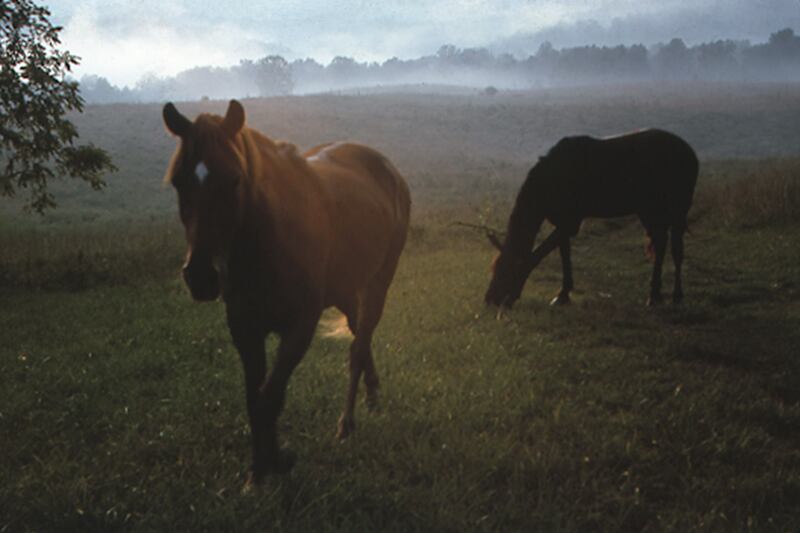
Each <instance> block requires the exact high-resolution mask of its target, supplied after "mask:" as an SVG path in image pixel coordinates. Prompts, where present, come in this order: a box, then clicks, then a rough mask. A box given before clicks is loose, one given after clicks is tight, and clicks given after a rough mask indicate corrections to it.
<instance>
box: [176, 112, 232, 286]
mask: <svg viewBox="0 0 800 533" xmlns="http://www.w3.org/2000/svg"><path fill="white" fill-rule="evenodd" d="M163 114H164V122H165V124H166V126H167V128H168V129H169V130H170V131H171V132H172V133H173V134H175V135H177V136H178V137H180V138H181V139H182V140H183V142H182V146H181V149H180V150H178V151H177V152H176V153H175V155H174V157H173V159H172V162H171V163H170V167H169V169H168V171H167V179H168V180H169V181H170V183H172V185H173V186H174V187H175V190H176V191H177V193H178V206H179V212H180V218H181V222H182V223H183V226H184V229H185V232H186V242H187V245H188V250H187V253H186V262H185V263H184V266H183V279H184V281H185V282H186V285H187V286H188V287H189V290H190V292H191V294H192V297H193V298H194V299H195V300H198V301H209V300H214V299H216V298H217V296H219V292H220V280H219V272H218V266H219V265H221V264H222V263H224V260H225V257H226V256H227V253H228V246H229V244H230V242H231V240H232V236H233V234H234V231H235V230H236V228H237V225H238V224H240V223H241V217H240V216H239V215H240V213H241V209H240V208H239V203H240V201H241V195H240V192H241V191H239V184H240V183H241V182H242V180H243V176H244V174H245V172H246V166H245V162H244V161H243V160H242V154H241V153H240V152H238V151H237V148H236V145H235V144H234V138H235V136H236V134H237V133H239V131H240V130H241V129H242V128H243V127H244V109H243V108H242V105H241V104H240V103H239V102H236V101H233V102H231V104H230V106H229V107H228V112H227V113H226V115H225V117H224V118H223V119H220V118H219V117H213V116H210V115H202V116H201V117H200V118H199V119H198V120H197V121H196V122H195V123H194V124H192V123H191V122H189V120H188V119H187V118H185V117H184V116H183V115H181V114H180V113H179V112H178V110H177V109H176V108H175V106H174V105H172V104H171V103H170V104H167V105H166V106H165V107H164V113H163Z"/></svg>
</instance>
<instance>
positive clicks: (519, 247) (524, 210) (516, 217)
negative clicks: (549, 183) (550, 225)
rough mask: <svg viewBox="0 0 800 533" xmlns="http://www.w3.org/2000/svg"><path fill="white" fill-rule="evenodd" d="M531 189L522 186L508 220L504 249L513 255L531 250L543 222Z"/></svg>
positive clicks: (541, 211) (542, 212) (527, 184)
mask: <svg viewBox="0 0 800 533" xmlns="http://www.w3.org/2000/svg"><path fill="white" fill-rule="evenodd" d="M532 189H533V187H532V184H531V183H529V182H526V183H525V184H524V186H523V187H522V189H521V190H520V193H519V194H518V195H517V200H516V202H515V204H514V209H513V210H512V211H511V216H510V217H509V219H508V228H507V231H506V249H507V250H508V251H510V252H512V253H515V254H527V253H529V252H530V251H531V250H532V249H533V243H534V241H535V240H536V234H537V233H538V232H539V228H540V227H541V225H542V222H544V218H545V216H544V211H543V210H542V209H541V206H540V205H539V204H540V202H538V201H537V199H536V197H535V192H534V191H533V190H532Z"/></svg>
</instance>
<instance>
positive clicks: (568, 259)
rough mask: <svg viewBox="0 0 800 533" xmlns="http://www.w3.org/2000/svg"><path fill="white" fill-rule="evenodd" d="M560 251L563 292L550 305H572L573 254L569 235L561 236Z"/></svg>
mask: <svg viewBox="0 0 800 533" xmlns="http://www.w3.org/2000/svg"><path fill="white" fill-rule="evenodd" d="M558 250H559V252H560V253H561V291H559V293H558V294H557V295H556V297H555V298H553V299H552V300H551V301H550V305H565V304H568V303H570V299H569V293H570V291H572V287H573V281H572V254H571V250H570V243H569V235H567V234H563V235H561V239H560V240H559V241H558Z"/></svg>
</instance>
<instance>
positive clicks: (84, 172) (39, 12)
mask: <svg viewBox="0 0 800 533" xmlns="http://www.w3.org/2000/svg"><path fill="white" fill-rule="evenodd" d="M49 16H50V12H49V11H48V10H47V9H46V8H43V7H39V6H37V5H36V4H34V3H33V2H31V1H30V0H10V1H4V2H2V3H0V169H2V170H0V195H2V196H9V197H10V196H15V195H16V193H17V192H18V191H19V190H20V189H28V191H29V193H28V194H29V200H28V202H27V204H26V207H27V208H29V209H31V210H33V211H36V212H38V213H42V212H44V211H45V210H46V209H48V208H51V207H54V206H55V205H56V202H55V198H54V197H53V195H52V193H51V192H49V190H48V183H49V182H50V181H52V180H53V179H57V178H61V177H63V176H70V177H73V178H78V179H81V180H84V181H86V182H87V183H89V185H91V186H92V188H94V189H100V188H102V187H103V186H104V181H103V179H102V174H103V172H107V171H111V170H114V166H113V165H112V163H111V159H110V158H109V156H108V154H106V153H105V152H104V151H103V150H101V149H99V148H97V147H96V146H94V145H91V144H89V145H76V144H75V141H76V139H77V138H78V132H77V129H76V128H75V126H74V125H73V124H72V122H70V121H69V120H67V119H66V118H65V115H66V114H67V113H68V112H69V111H81V110H82V107H83V100H82V99H81V97H80V94H79V92H78V84H77V83H76V82H73V81H69V80H68V79H67V78H66V76H67V74H68V73H69V72H70V70H71V69H72V67H74V66H75V65H77V64H78V58H77V57H75V56H74V55H72V54H70V53H69V52H65V51H62V50H60V49H59V48H58V45H59V43H60V41H59V37H58V33H59V31H60V30H61V28H59V27H57V26H53V25H52V24H51V23H50V21H49V19H48V17H49Z"/></svg>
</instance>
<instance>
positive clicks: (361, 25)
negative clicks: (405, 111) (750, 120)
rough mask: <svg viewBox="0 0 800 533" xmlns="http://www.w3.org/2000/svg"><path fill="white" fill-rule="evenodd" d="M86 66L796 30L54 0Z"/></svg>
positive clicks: (754, 11)
mask: <svg viewBox="0 0 800 533" xmlns="http://www.w3.org/2000/svg"><path fill="white" fill-rule="evenodd" d="M49 4H50V5H51V8H52V10H53V13H54V17H55V18H56V19H57V22H58V23H60V24H62V25H64V26H65V30H64V33H63V34H62V38H63V42H64V45H65V47H66V48H67V49H69V50H70V51H72V52H73V53H75V54H77V55H79V56H81V58H82V65H81V66H80V68H79V70H78V75H80V74H82V73H93V74H99V75H102V76H105V77H107V78H108V79H109V80H111V81H112V82H113V83H115V84H126V85H132V84H134V83H135V82H136V81H137V80H138V79H139V78H140V77H141V76H142V75H144V74H146V73H152V74H157V75H159V76H163V75H170V74H175V73H177V72H179V71H181V70H185V69H188V68H192V67H194V66H201V65H208V66H230V65H232V64H235V63H237V62H238V61H239V60H241V59H256V58H259V57H263V56H265V55H268V54H276V53H277V54H280V55H283V56H284V57H286V58H287V59H289V60H291V59H296V58H305V57H313V58H315V59H316V60H317V61H319V62H322V63H327V62H329V61H330V60H331V59H332V58H333V57H335V56H337V55H344V56H350V57H354V58H356V59H358V60H359V61H365V60H366V61H379V62H381V61H384V60H386V59H388V58H391V57H394V56H397V57H400V58H415V57H419V56H422V55H428V54H432V53H435V51H436V50H437V49H438V48H439V46H441V45H442V44H454V45H456V46H458V47H461V48H465V47H479V46H487V45H492V47H493V48H494V49H495V50H498V51H500V50H502V51H506V50H508V51H513V52H515V53H518V54H525V53H534V52H535V51H536V49H537V48H538V45H539V44H540V43H541V42H542V41H544V40H549V41H551V42H552V43H553V44H554V45H556V46H559V47H561V46H576V45H583V44H595V43H596V44H631V43H639V42H641V43H644V44H652V43H654V42H657V41H665V40H669V39H670V38H672V37H675V36H680V37H683V38H684V39H685V40H686V41H687V42H690V43H691V42H699V41H705V40H711V39H720V38H735V39H740V38H745V39H751V40H765V39H766V38H767V37H768V36H769V34H770V33H771V32H774V31H776V30H778V29H781V28H783V27H786V26H794V27H795V28H800V5H798V2H797V0H659V2H642V1H641V0H580V1H578V0H460V1H456V0H395V1H393V2H377V1H375V0H339V1H337V2H330V1H329V0H270V1H269V2H253V1H252V0H227V1H225V2H219V1H214V0H171V1H169V2H164V1H163V0H136V1H133V0H51V1H50V2H49Z"/></svg>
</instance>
